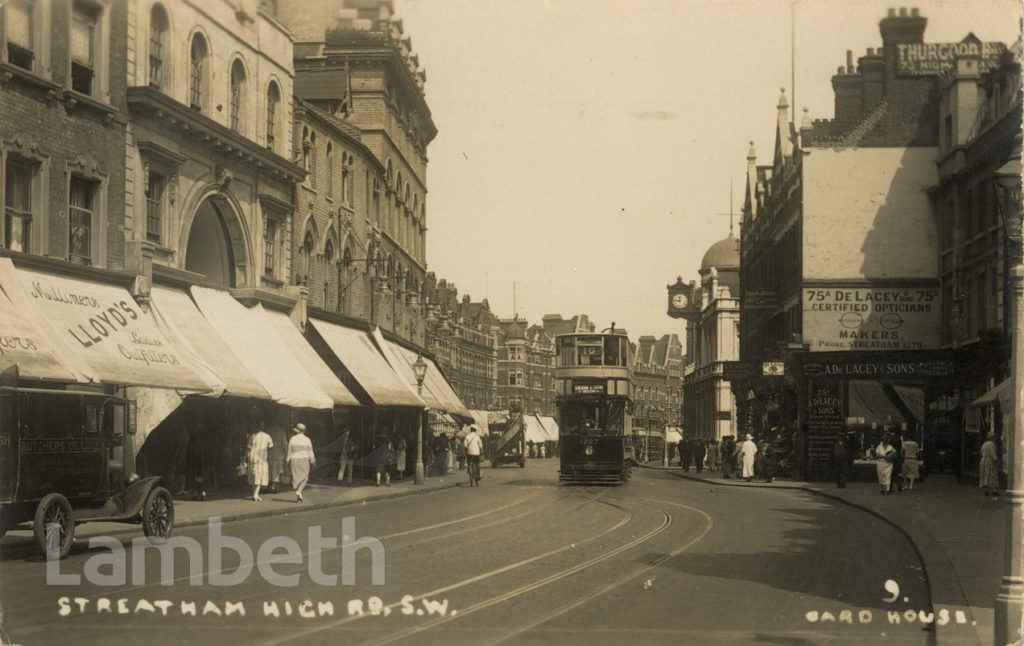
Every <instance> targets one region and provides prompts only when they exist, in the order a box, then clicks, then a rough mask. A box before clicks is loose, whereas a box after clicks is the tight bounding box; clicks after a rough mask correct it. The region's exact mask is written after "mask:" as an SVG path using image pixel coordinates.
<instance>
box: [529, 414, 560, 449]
mask: <svg viewBox="0 0 1024 646" xmlns="http://www.w3.org/2000/svg"><path fill="white" fill-rule="evenodd" d="M523 427H524V428H525V429H526V441H527V442H533V443H537V442H546V441H548V440H553V439H555V438H553V437H549V436H548V434H547V433H546V432H545V431H544V425H543V424H541V423H540V420H539V419H537V416H536V415H523Z"/></svg>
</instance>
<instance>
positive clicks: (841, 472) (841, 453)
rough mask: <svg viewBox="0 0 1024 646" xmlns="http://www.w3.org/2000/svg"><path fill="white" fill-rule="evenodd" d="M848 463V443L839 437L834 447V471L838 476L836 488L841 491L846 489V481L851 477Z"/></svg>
mask: <svg viewBox="0 0 1024 646" xmlns="http://www.w3.org/2000/svg"><path fill="white" fill-rule="evenodd" d="M848 461H849V456H848V455H847V452H846V442H845V440H844V438H843V436H842V435H839V436H838V437H836V441H835V443H834V444H833V445H832V469H833V471H834V472H835V475H836V486H837V487H839V488H840V489H845V488H846V481H847V480H848V479H849V477H850V474H849V471H848V468H847V462H848Z"/></svg>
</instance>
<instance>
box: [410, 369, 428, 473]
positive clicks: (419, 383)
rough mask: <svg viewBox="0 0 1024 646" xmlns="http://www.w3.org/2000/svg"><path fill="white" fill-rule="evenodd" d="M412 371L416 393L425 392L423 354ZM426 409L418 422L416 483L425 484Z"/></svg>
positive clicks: (421, 412)
mask: <svg viewBox="0 0 1024 646" xmlns="http://www.w3.org/2000/svg"><path fill="white" fill-rule="evenodd" d="M412 372H413V374H414V375H416V394H417V395H422V394H423V378H424V377H426V376H427V362H426V361H424V360H423V355H422V354H419V353H417V354H416V361H415V362H413V364H412ZM425 412H426V409H424V410H422V411H420V413H419V417H418V419H419V422H418V423H417V424H416V477H415V480H414V481H415V483H416V484H418V485H419V484H423V415H424V413H425Z"/></svg>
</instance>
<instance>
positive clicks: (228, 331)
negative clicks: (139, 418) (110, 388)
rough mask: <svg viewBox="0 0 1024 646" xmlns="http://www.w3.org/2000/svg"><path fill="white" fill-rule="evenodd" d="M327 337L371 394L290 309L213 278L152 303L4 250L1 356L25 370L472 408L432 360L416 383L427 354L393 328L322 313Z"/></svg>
mask: <svg viewBox="0 0 1024 646" xmlns="http://www.w3.org/2000/svg"><path fill="white" fill-rule="evenodd" d="M308 327H309V328H311V330H312V331H311V336H313V337H318V340H323V341H324V344H322V345H324V346H325V347H326V348H327V349H329V351H330V352H331V353H333V354H334V357H333V358H334V359H336V360H337V361H338V362H339V363H340V364H341V365H342V366H343V367H344V369H345V370H346V371H347V372H349V373H350V374H351V375H352V377H353V379H354V380H355V381H356V382H357V383H358V384H359V386H360V387H362V388H363V390H364V391H365V392H366V394H367V395H368V396H369V398H370V400H371V401H369V402H360V400H359V399H358V398H357V397H356V396H355V395H354V394H353V393H352V392H351V391H350V390H349V389H348V388H347V387H346V386H345V384H344V383H342V381H341V380H340V379H339V378H338V376H337V375H336V374H335V372H334V371H333V370H332V369H331V368H330V367H329V366H328V364H327V363H325V361H324V359H323V358H321V356H320V355H319V354H318V353H317V350H315V349H314V347H313V346H312V345H310V342H309V341H307V339H306V337H304V336H303V334H302V333H301V332H300V331H299V329H298V328H297V327H296V326H295V324H294V323H293V322H292V320H291V318H290V317H289V315H288V314H286V313H285V312H280V311H276V310H273V309H268V308H264V307H263V306H262V305H260V304H257V305H255V306H253V307H246V306H244V305H243V304H241V303H239V302H238V301H237V300H235V298H234V297H232V296H231V294H230V293H228V292H226V291H223V290H217V289H211V288H207V287H199V286H193V287H190V288H188V289H187V290H185V289H173V288H169V287H162V286H154V287H153V288H152V291H151V294H150V303H149V306H148V307H143V306H140V305H139V304H138V303H136V302H135V300H134V299H133V298H132V296H131V294H129V293H128V291H127V290H126V289H124V288H123V287H119V286H116V285H109V284H105V283H100V282H95V281H88V280H83V279H79V278H70V277H66V276H57V275H53V274H47V273H43V272H38V271H34V270H31V269H25V268H22V267H15V266H14V264H13V262H12V261H11V260H10V259H9V258H0V366H2V365H6V364H16V365H17V366H18V370H19V373H20V374H21V376H22V377H25V378H29V379H39V380H52V381H66V382H78V383H110V384H119V385H125V386H145V387H155V388H166V389H172V390H175V391H178V392H179V393H181V394H183V395H184V394H196V393H198V394H203V395H206V396H215V397H216V396H221V395H232V396H236V397H249V398H255V399H266V400H272V401H274V402H277V403H279V404H282V405H285V406H290V407H294V408H305V409H319V410H330V409H333V408H334V407H335V406H358V405H360V404H362V403H367V404H374V405H377V406H407V407H416V408H425V407H428V408H432V409H434V410H437V411H442V412H446V413H449V414H451V415H455V416H457V417H461V418H464V419H471V415H470V413H469V411H468V410H467V409H466V408H465V406H463V404H462V402H461V401H460V400H459V397H458V396H457V395H456V394H455V391H454V390H453V389H452V387H451V385H450V384H449V383H448V381H447V379H445V377H444V375H443V374H442V373H441V371H440V369H439V368H438V366H437V364H436V363H434V361H433V360H431V359H429V358H427V357H424V360H425V361H426V362H427V365H428V370H427V374H426V378H425V379H424V383H423V386H422V392H421V394H417V386H416V379H415V375H414V373H413V371H412V364H413V363H414V362H415V361H416V357H417V356H418V355H417V354H416V353H415V352H413V351H411V350H409V349H408V348H405V347H403V346H401V345H399V344H398V343H395V342H393V341H390V340H388V339H385V338H384V336H383V335H382V334H381V333H380V331H379V330H374V332H373V333H372V334H371V333H368V332H366V331H363V330H357V329H352V328H348V327H344V326H341V325H337V324H335V323H332V322H328V321H322V320H319V319H313V318H311V319H310V320H309V325H308Z"/></svg>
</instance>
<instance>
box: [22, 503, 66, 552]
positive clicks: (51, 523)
mask: <svg viewBox="0 0 1024 646" xmlns="http://www.w3.org/2000/svg"><path fill="white" fill-rule="evenodd" d="M32 531H33V533H34V534H35V538H36V543H38V544H39V548H40V549H41V550H43V555H44V556H46V558H47V559H62V558H64V557H65V556H67V555H68V552H70V551H71V544H72V543H74V542H75V521H74V519H73V518H72V517H71V503H70V502H68V499H67V498H65V497H64V496H62V495H60V494H59V493H50V494H46V495H45V496H44V497H43V499H42V500H40V501H39V505H38V506H37V507H36V515H35V518H34V519H33V521H32Z"/></svg>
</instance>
